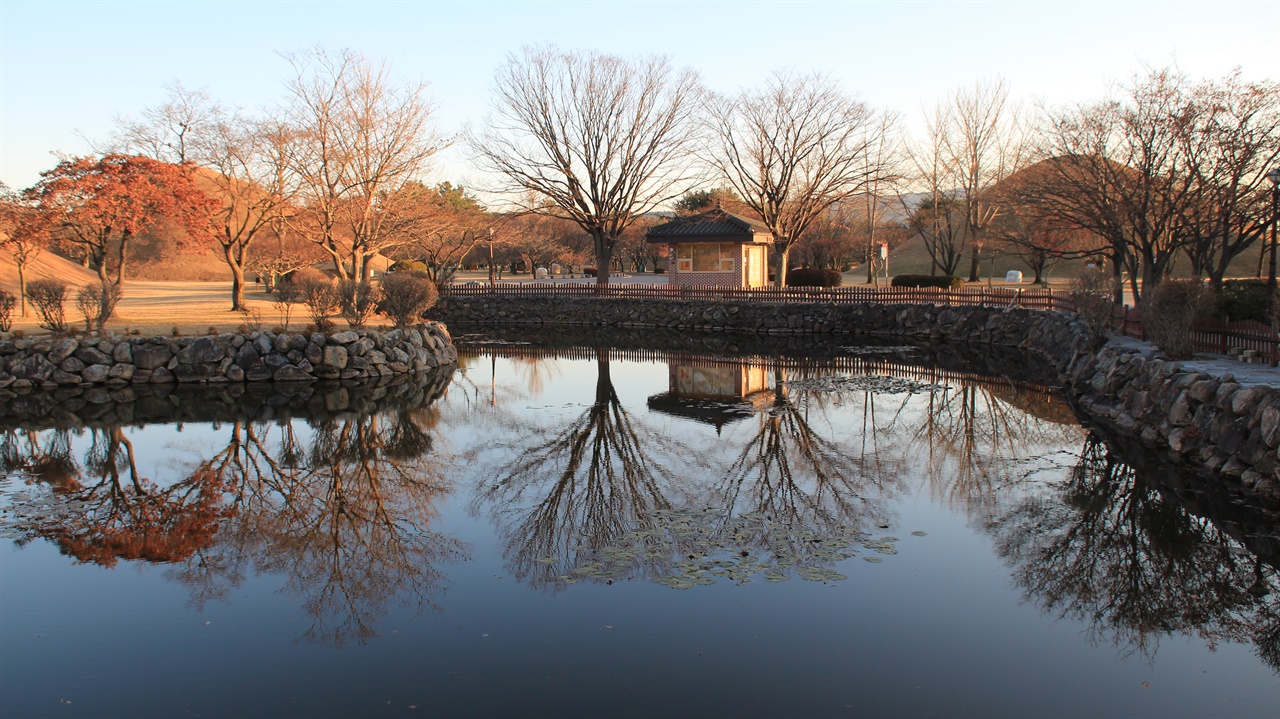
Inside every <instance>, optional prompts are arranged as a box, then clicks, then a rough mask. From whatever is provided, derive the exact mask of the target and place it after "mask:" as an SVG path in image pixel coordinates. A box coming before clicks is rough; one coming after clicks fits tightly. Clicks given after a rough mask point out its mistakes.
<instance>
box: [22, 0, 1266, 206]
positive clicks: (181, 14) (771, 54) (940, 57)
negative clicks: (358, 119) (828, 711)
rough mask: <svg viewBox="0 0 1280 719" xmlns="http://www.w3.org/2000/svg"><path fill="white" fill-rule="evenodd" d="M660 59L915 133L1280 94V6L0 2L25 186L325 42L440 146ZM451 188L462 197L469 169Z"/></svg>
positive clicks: (458, 167)
mask: <svg viewBox="0 0 1280 719" xmlns="http://www.w3.org/2000/svg"><path fill="white" fill-rule="evenodd" d="M541 43H555V44H558V45H560V46H562V47H566V48H591V49H598V50H601V51H605V52H611V53H623V54H631V53H640V52H654V53H661V54H667V55H670V56H672V58H673V59H674V60H675V62H676V63H677V64H679V65H687V66H690V67H692V68H694V69H696V70H698V71H699V72H701V73H702V76H703V78H704V80H705V82H706V83H707V84H708V85H709V86H710V87H711V88H713V89H716V90H734V89H736V88H738V87H741V86H744V85H752V84H755V83H757V82H759V81H760V80H761V78H763V77H764V76H765V75H766V74H767V73H769V72H770V71H771V70H772V69H774V68H777V67H791V68H795V69H798V70H803V71H808V70H821V71H824V72H829V73H831V74H832V75H834V76H836V77H837V78H839V79H840V80H841V81H842V82H843V83H844V84H845V86H846V87H847V88H848V89H850V90H851V91H854V92H856V93H858V94H859V95H860V96H861V97H862V98H863V99H864V100H866V101H868V102H869V103H871V104H874V105H877V106H880V107H888V108H892V109H895V110H898V111H900V112H902V113H903V114H905V115H907V116H908V117H916V116H919V115H920V113H921V108H922V107H924V106H932V105H933V103H934V102H935V101H937V100H938V99H940V98H942V97H943V96H944V95H946V93H947V92H949V91H950V90H951V89H953V88H955V87H957V86H960V85H964V84H971V83H973V82H974V81H975V80H978V79H981V78H989V77H992V76H995V75H1004V76H1005V78H1006V79H1007V80H1008V82H1009V84H1010V86H1011V87H1012V90H1013V92H1014V93H1015V94H1016V95H1018V96H1020V97H1023V98H1027V99H1032V98H1039V99H1043V100H1045V101H1048V102H1050V103H1060V102H1065V101H1076V100H1081V101H1084V100H1090V99H1096V98H1099V97H1101V96H1102V94H1103V93H1104V92H1105V89H1106V85H1107V83H1108V82H1109V81H1116V80H1124V79H1126V78H1128V77H1129V76H1131V75H1132V74H1133V73H1134V72H1135V71H1137V70H1139V69H1140V68H1141V67H1142V66H1143V64H1144V63H1145V64H1147V65H1156V66H1159V65H1166V64H1169V63H1171V62H1174V61H1176V62H1177V64H1178V65H1179V66H1180V67H1181V68H1182V69H1183V70H1184V71H1186V72H1188V73H1190V74H1191V75H1193V76H1198V77H1199V76H1220V75H1222V74H1224V73H1226V72H1228V71H1229V70H1230V69H1231V68H1232V67H1233V66H1236V65H1239V66H1241V67H1243V69H1244V73H1245V75H1246V77H1248V78H1251V79H1261V78H1269V79H1280V0H1269V1H1257V2H1223V1H1219V2H1214V3H1202V2H1131V3H1085V2H1072V3H1062V2H986V3H938V2H913V3H907V2H903V3H855V2H823V3H772V2H751V3H746V2H717V3H687V2H681V3H675V2H672V3H659V2H647V3H607V4H606V3H586V2H582V3H534V2H528V3H480V2H471V3H414V2H386V3H360V4H351V3H342V2H328V3H305V2H254V3H237V2H222V3H197V2H150V3H123V2H94V3H86V2H39V3H36V2H13V1H11V0H0V180H4V181H5V182H7V183H9V184H10V185H12V186H14V187H25V186H27V185H30V184H32V183H33V182H35V181H36V180H37V179H38V173H39V172H40V170H43V169H47V168H49V167H51V166H52V165H53V164H54V162H55V160H54V158H53V157H52V156H51V155H50V152H52V151H63V152H68V153H82V152H85V151H86V149H87V148H86V147H85V144H84V143H83V141H81V140H80V139H79V138H78V137H77V135H76V131H77V130H79V131H80V132H82V133H84V134H85V135H87V136H90V137H102V136H104V135H106V134H107V133H108V132H109V130H110V128H111V121H112V118H113V117H114V116H115V115H117V114H133V113H136V112H137V111H138V110H139V109H140V108H142V107H143V106H145V105H148V104H155V103H158V102H160V101H162V99H163V96H164V93H163V91H162V89H161V85H162V84H163V83H165V82H167V81H169V80H173V79H177V80H180V81H182V83H183V84H184V85H186V86H187V87H190V88H200V87H203V88H206V89H207V90H208V91H209V92H210V93H211V94H213V95H214V96H215V97H216V98H218V99H220V100H221V101H223V102H224V103H226V104H229V105H241V106H247V107H259V106H265V105H269V104H271V103H273V102H275V101H277V100H278V99H279V98H280V97H281V95H282V83H283V81H284V80H285V79H286V78H287V76H288V73H289V67H288V65H287V64H286V63H285V61H284V60H282V59H281V58H280V55H279V53H280V52H282V51H289V50H297V49H301V48H305V47H308V46H311V45H315V44H324V45H327V46H330V47H334V48H339V47H351V48H353V49H356V50H359V51H361V52H363V53H365V54H366V55H368V56H370V57H373V58H386V59H388V60H389V61H390V62H391V63H392V65H393V69H394V73H395V74H396V75H398V76H399V77H402V78H405V79H417V78H421V79H424V80H426V81H428V82H429V83H430V90H431V95H432V97H433V98H434V100H435V102H436V104H437V106H438V110H439V112H438V117H439V120H440V127H441V129H442V130H443V131H445V132H449V131H453V130H457V129H458V128H460V127H461V126H462V125H463V123H465V122H467V121H472V120H479V119H480V118H481V117H482V116H483V114H484V110H485V106H486V104H487V102H488V98H487V94H488V88H489V85H490V82H491V79H492V76H493V71H494V69H495V68H496V67H497V66H498V64H499V63H501V62H502V60H503V58H504V56H505V55H506V54H507V53H508V52H511V51H513V50H516V49H518V48H519V47H520V46H522V45H525V44H541ZM436 179H441V180H443V179H453V180H455V181H456V180H466V179H467V177H466V170H465V167H463V165H462V164H461V163H460V161H459V158H458V155H457V153H453V154H452V156H446V157H444V158H442V162H441V163H440V167H439V169H438V170H437V178H436Z"/></svg>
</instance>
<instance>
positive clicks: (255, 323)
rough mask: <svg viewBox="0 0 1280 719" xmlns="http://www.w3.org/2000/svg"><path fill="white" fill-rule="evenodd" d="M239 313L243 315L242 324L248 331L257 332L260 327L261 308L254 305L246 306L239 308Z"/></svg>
mask: <svg viewBox="0 0 1280 719" xmlns="http://www.w3.org/2000/svg"><path fill="white" fill-rule="evenodd" d="M240 315H241V316H242V317H244V326H245V327H246V328H247V329H248V330H249V331H250V332H257V331H259V330H261V329H262V310H260V309H258V308H256V307H246V308H244V309H242V310H240Z"/></svg>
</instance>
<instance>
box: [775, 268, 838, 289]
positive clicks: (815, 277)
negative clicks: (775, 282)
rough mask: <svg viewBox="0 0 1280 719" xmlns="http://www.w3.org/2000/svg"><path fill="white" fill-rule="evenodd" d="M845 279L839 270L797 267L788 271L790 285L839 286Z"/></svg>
mask: <svg viewBox="0 0 1280 719" xmlns="http://www.w3.org/2000/svg"><path fill="white" fill-rule="evenodd" d="M843 281H844V277H842V276H841V275H840V271H839V270H819V269H815V268H812V267H797V268H796V269H793V270H788V271H787V286H789V287H839V286H840V283H841V282H843Z"/></svg>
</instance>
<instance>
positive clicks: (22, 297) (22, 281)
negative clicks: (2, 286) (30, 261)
mask: <svg viewBox="0 0 1280 719" xmlns="http://www.w3.org/2000/svg"><path fill="white" fill-rule="evenodd" d="M26 270H27V263H25V262H19V263H18V303H19V304H18V306H19V307H20V308H21V309H22V316H23V317H26V316H27V275H26Z"/></svg>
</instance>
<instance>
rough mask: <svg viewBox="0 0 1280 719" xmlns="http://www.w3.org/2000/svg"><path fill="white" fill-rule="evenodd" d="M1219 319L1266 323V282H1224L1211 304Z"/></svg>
mask: <svg viewBox="0 0 1280 719" xmlns="http://www.w3.org/2000/svg"><path fill="white" fill-rule="evenodd" d="M1213 315H1214V316H1215V317H1218V318H1220V319H1232V320H1254V321H1257V322H1266V321H1267V281H1266V280H1225V281H1224V282H1223V283H1222V289H1221V290H1220V291H1219V292H1218V296H1217V297H1216V298H1215V301H1214V303H1213Z"/></svg>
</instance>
